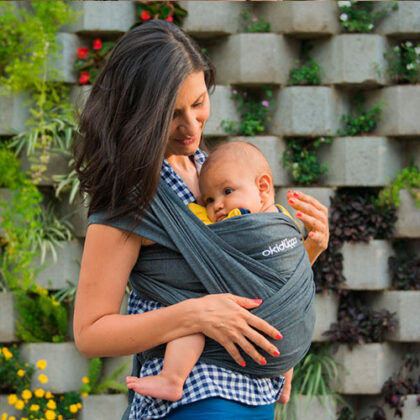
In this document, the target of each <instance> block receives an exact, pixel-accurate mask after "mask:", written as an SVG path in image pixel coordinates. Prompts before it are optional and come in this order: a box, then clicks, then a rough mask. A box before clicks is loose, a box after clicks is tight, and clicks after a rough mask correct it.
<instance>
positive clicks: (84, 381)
mask: <svg viewBox="0 0 420 420" xmlns="http://www.w3.org/2000/svg"><path fill="white" fill-rule="evenodd" d="M82 382H83V383H84V384H88V383H89V378H88V377H87V376H84V377H83V378H82Z"/></svg>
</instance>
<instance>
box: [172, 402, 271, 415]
mask: <svg viewBox="0 0 420 420" xmlns="http://www.w3.org/2000/svg"><path fill="white" fill-rule="evenodd" d="M164 419H167V420H209V419H211V420H248V419H249V420H273V419H274V403H273V404H267V405H259V406H251V405H246V404H241V403H238V402H236V401H230V400H225V399H224V398H218V397H215V398H206V399H204V400H200V401H196V402H194V403H191V404H187V405H184V406H181V407H178V408H176V409H175V410H173V411H171V412H170V413H169V414H168V416H166V417H164Z"/></svg>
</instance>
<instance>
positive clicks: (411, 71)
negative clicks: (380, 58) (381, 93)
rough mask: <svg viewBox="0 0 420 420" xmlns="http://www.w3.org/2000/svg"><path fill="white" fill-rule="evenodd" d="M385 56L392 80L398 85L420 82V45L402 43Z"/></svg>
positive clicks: (408, 42) (409, 42) (407, 42)
mask: <svg viewBox="0 0 420 420" xmlns="http://www.w3.org/2000/svg"><path fill="white" fill-rule="evenodd" d="M384 56H385V58H386V59H387V61H388V72H389V75H390V77H391V80H393V81H394V82H396V83H417V82H418V81H419V80H420V44H417V45H414V44H413V43H412V42H411V41H406V42H400V45H396V46H395V47H393V48H391V49H390V50H388V51H387V52H386V53H385V54H384Z"/></svg>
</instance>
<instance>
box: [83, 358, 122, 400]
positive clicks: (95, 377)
mask: <svg viewBox="0 0 420 420" xmlns="http://www.w3.org/2000/svg"><path fill="white" fill-rule="evenodd" d="M126 368H127V363H123V364H122V365H121V366H119V367H118V368H117V369H116V370H115V371H114V372H112V373H111V374H110V375H109V376H108V377H107V378H106V379H104V380H102V381H100V378H101V375H102V370H103V362H102V360H101V359H100V358H99V357H95V358H93V359H91V360H90V362H89V373H88V376H87V377H84V378H83V379H82V381H83V385H82V386H81V388H80V392H81V393H82V395H86V394H88V395H91V394H104V393H120V392H122V393H126V392H127V386H126V385H125V384H122V383H120V382H117V380H116V378H117V377H118V376H119V375H121V373H123V372H124V370H125V369H126Z"/></svg>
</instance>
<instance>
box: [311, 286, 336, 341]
mask: <svg viewBox="0 0 420 420" xmlns="http://www.w3.org/2000/svg"><path fill="white" fill-rule="evenodd" d="M337 311H338V296H337V295H336V294H335V293H329V294H328V295H324V294H322V293H317V294H316V295H315V313H316V321H315V331H314V334H313V336H312V341H328V340H329V339H328V337H326V336H325V335H322V334H323V333H324V332H325V331H328V330H329V329H330V327H331V324H332V323H333V322H337Z"/></svg>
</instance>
